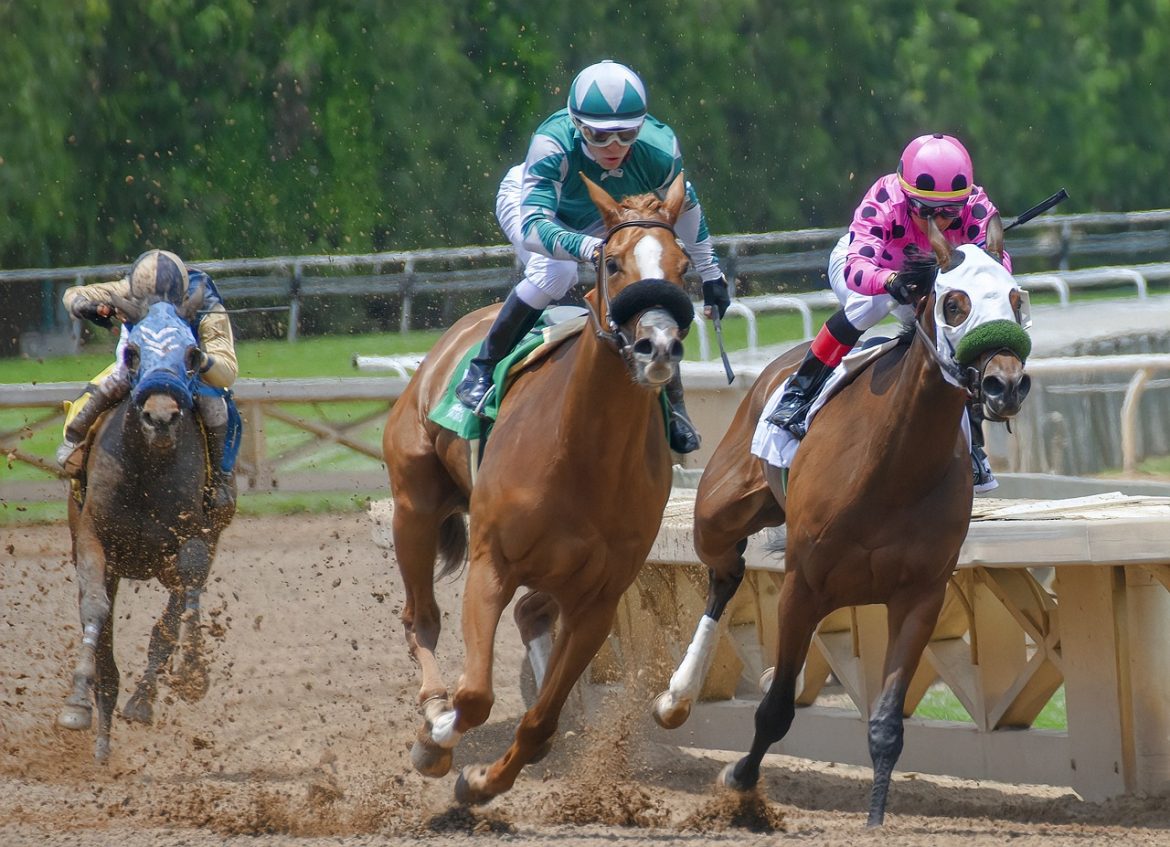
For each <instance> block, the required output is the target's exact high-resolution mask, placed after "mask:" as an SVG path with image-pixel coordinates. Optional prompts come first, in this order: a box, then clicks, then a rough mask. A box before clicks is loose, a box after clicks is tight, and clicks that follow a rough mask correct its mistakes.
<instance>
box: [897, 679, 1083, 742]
mask: <svg viewBox="0 0 1170 847" xmlns="http://www.w3.org/2000/svg"><path fill="white" fill-rule="evenodd" d="M914 717H916V718H925V719H926V720H934V721H957V722H959V723H974V721H972V720H971V716H970V715H969V714H968V713H967V710H966V709H965V708H963V704H962V703H960V702H959V698H957V697H956V696H955V695H954V694H953V693H952V692H951V690H950V689H949V688H947V687H945V686H942V685H936V686H933V687H932V688H931V689H930V690H929V691H927V692H926V696H925V697H923V698H922V701H921V702H920V703H919V704H918V708H917V709H915V710H914ZM1032 727H1033V728H1034V729H1055V730H1062V731H1063V730H1067V729H1068V716H1067V712H1066V707H1065V700H1064V686H1063V685H1062V686H1060V688H1058V689H1057V690H1056V693H1055V694H1053V695H1052V699H1050V700H1049V701H1048V703H1047V704H1045V706H1044V708H1043V709H1041V710H1040V714H1039V715H1037V716H1036V720H1035V721H1033V722H1032Z"/></svg>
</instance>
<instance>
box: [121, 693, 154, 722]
mask: <svg viewBox="0 0 1170 847" xmlns="http://www.w3.org/2000/svg"><path fill="white" fill-rule="evenodd" d="M122 717H123V718H125V719H126V720H128V721H132V722H133V723H141V724H146V725H147V726H150V725H151V724H152V723H154V707H153V706H152V705H151V704H150V700H148V699H147V698H146V697H144V696H142V695H140V694H135V695H134V696H133V697H131V698H130V699H129V700H127V701H126V705H125V706H123V707H122Z"/></svg>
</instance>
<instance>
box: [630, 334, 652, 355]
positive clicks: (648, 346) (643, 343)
mask: <svg viewBox="0 0 1170 847" xmlns="http://www.w3.org/2000/svg"><path fill="white" fill-rule="evenodd" d="M634 355H636V356H646V357H647V358H649V357H651V356H653V355H654V342H652V341H651V340H650V339H649V338H639V339H638V340H637V341H635V342H634Z"/></svg>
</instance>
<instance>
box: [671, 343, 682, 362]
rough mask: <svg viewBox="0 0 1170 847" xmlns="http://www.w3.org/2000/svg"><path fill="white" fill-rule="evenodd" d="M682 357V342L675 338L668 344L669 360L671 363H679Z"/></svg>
mask: <svg viewBox="0 0 1170 847" xmlns="http://www.w3.org/2000/svg"><path fill="white" fill-rule="evenodd" d="M682 357H683V345H682V342H681V341H679V340H678V339H677V338H676V339H675V340H674V341H672V342H670V360H671V361H672V362H679V361H682Z"/></svg>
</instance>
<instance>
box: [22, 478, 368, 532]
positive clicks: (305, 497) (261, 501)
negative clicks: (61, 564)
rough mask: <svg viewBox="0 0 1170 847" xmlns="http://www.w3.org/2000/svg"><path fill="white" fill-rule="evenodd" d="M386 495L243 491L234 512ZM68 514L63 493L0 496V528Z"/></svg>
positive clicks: (283, 511) (286, 511)
mask: <svg viewBox="0 0 1170 847" xmlns="http://www.w3.org/2000/svg"><path fill="white" fill-rule="evenodd" d="M62 491H64V487H63V486H62ZM385 496H386V492H385V491H384V490H379V491H364V492H360V493H356V492H314V491H303V492H282V491H267V492H257V493H244V494H241V495H240V497H239V501H238V503H237V505H236V513H237V514H240V515H249V516H253V517H263V516H267V515H321V514H340V513H345V512H362V511H365V509H366V507H367V506H368V505H369V503H370V501H372V500H375V499H378V498H381V497H385ZM67 517H68V514H67V511H66V503H65V498H64V495H62V496H61V497H60V498H59V499H57V500H49V501H44V502H39V501H37V502H33V501H17V500H5V499H0V527H13V526H28V525H32V524H55V523H64V522H65V520H66V518H67Z"/></svg>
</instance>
